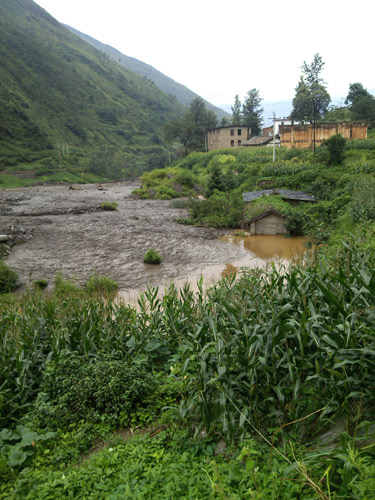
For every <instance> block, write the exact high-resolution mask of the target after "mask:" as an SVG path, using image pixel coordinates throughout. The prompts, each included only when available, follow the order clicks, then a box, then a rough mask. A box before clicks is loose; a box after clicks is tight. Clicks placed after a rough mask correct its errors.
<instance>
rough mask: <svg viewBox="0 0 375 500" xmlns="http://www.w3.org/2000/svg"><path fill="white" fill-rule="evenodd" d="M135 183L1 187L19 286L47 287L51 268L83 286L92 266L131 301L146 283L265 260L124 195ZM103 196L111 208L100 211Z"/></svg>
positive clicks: (178, 213) (163, 207)
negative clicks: (41, 282)
mask: <svg viewBox="0 0 375 500" xmlns="http://www.w3.org/2000/svg"><path fill="white" fill-rule="evenodd" d="M137 187H139V183H138V182H135V181H132V182H130V181H128V182H118V183H110V184H103V185H102V186H98V185H93V184H90V185H83V186H67V185H58V186H56V185H54V186H34V187H28V188H22V189H7V190H0V235H3V236H8V237H9V241H11V242H12V248H11V250H10V251H9V255H8V256H7V259H6V260H7V263H8V264H9V265H10V266H11V267H12V268H14V269H15V270H16V271H17V272H18V274H19V277H20V282H21V284H22V286H23V287H27V286H29V285H30V283H32V281H34V280H36V279H46V280H48V282H49V286H50V287H52V286H53V280H54V278H55V276H56V274H57V273H58V272H61V273H62V275H63V277H64V278H66V279H73V280H74V281H75V282H76V283H77V284H78V285H80V286H82V285H84V284H85V283H86V281H87V280H88V278H89V277H90V276H91V275H92V274H93V273H94V272H98V273H100V274H104V275H106V276H108V277H110V278H112V279H114V280H115V281H117V282H118V284H119V288H120V290H121V294H120V296H121V295H122V296H123V297H124V298H126V299H127V300H129V301H131V302H133V301H134V300H135V297H136V295H137V293H138V292H139V291H141V290H144V289H146V288H147V286H156V285H157V286H159V287H161V288H162V289H163V287H164V288H165V287H167V286H169V284H170V283H172V282H174V283H176V284H177V286H182V285H183V284H184V283H186V282H188V283H190V284H191V285H192V286H193V288H195V286H196V283H197V280H198V279H199V278H200V276H203V278H204V282H205V284H206V286H207V285H210V284H212V283H213V282H215V281H216V280H217V279H219V278H220V277H221V276H222V275H223V274H225V273H233V272H234V271H236V270H237V269H239V268H241V267H244V266H246V267H257V266H265V265H266V260H265V259H268V258H269V257H268V256H265V254H262V252H259V251H258V250H256V249H255V248H252V247H251V246H249V244H248V243H247V240H248V238H247V239H246V238H242V239H239V237H235V236H224V233H223V232H220V231H217V230H214V229H210V228H197V227H192V226H185V225H181V224H177V223H176V222H175V219H176V218H178V217H183V216H184V215H185V211H184V210H183V209H176V208H171V202H170V201H163V200H140V199H137V198H136V197H135V196H134V195H132V194H131V193H132V191H133V189H135V188H137ZM106 201H107V202H116V203H117V206H118V209H117V210H116V211H103V210H101V209H100V206H101V204H102V203H103V202H106ZM219 237H220V238H219ZM251 238H253V237H251ZM283 240H285V238H283ZM285 241H288V242H290V240H285ZM262 245H263V244H262V243H260V247H262ZM151 247H152V248H155V249H156V250H157V251H158V252H160V253H161V255H162V257H163V261H162V264H161V265H157V266H153V265H149V264H144V263H143V256H144V254H145V252H146V251H147V250H148V249H149V248H151ZM249 250H250V251H249ZM267 255H268V254H267ZM281 258H285V256H284V255H282V256H281ZM131 298H132V299H131ZM130 299H131V300H130Z"/></svg>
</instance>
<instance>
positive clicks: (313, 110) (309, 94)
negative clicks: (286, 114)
mask: <svg viewBox="0 0 375 500" xmlns="http://www.w3.org/2000/svg"><path fill="white" fill-rule="evenodd" d="M324 64H325V63H324V62H323V60H322V57H321V56H320V55H319V54H315V55H314V60H313V61H312V63H311V64H310V65H309V64H307V63H306V61H305V62H304V63H303V65H302V67H301V69H302V73H303V74H302V75H301V77H300V80H299V82H298V84H297V87H296V88H295V91H296V94H295V97H294V99H293V110H292V113H291V115H290V116H291V118H292V119H294V120H310V121H316V120H318V119H319V118H321V117H322V116H323V115H324V113H325V112H326V111H327V109H328V105H329V103H330V102H331V97H330V95H329V94H328V92H327V89H326V86H325V83H324V82H323V79H322V78H321V76H320V73H321V72H322V70H323V67H324Z"/></svg>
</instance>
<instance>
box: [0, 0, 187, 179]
mask: <svg viewBox="0 0 375 500" xmlns="http://www.w3.org/2000/svg"><path fill="white" fill-rule="evenodd" d="M0 33H1V45H0V65H1V68H2V69H1V73H0V166H1V168H2V169H4V168H6V167H15V166H16V167H19V169H22V168H27V167H28V168H34V167H35V166H36V167H41V166H44V167H50V166H53V165H55V166H56V164H57V163H58V164H59V166H60V168H61V166H62V164H63V166H64V165H72V164H73V165H81V166H82V167H87V168H89V169H91V170H92V171H93V172H94V173H96V174H99V175H108V174H109V175H111V173H112V172H111V171H112V170H117V174H119V173H122V175H127V174H131V173H132V172H137V173H139V171H142V170H143V169H144V168H146V165H147V166H148V168H149V167H151V168H152V167H153V166H162V164H163V162H164V161H165V158H166V151H165V150H164V148H163V147H162V146H161V142H162V135H163V127H164V124H165V123H166V122H167V121H169V120H171V119H175V118H178V117H179V116H181V115H182V113H183V111H184V107H183V106H182V105H181V104H180V103H179V102H177V101H176V99H174V98H173V97H172V96H168V95H166V94H165V93H163V92H161V91H160V90H159V88H158V87H157V86H156V85H154V84H153V83H152V82H151V81H149V80H147V79H145V78H142V77H140V76H139V75H137V74H136V73H134V72H132V71H129V70H127V69H125V68H124V67H122V66H120V65H119V64H117V63H115V62H113V61H111V60H110V59H109V57H108V56H106V55H104V54H103V53H102V52H100V51H98V50H96V49H95V48H93V47H92V46H91V45H89V44H87V43H86V42H84V41H83V40H82V39H80V38H79V37H77V36H75V35H74V34H72V33H71V32H69V31H68V30H67V29H66V28H65V27H63V26H62V25H61V24H59V23H58V22H57V21H56V20H55V19H53V18H52V17H51V16H50V15H49V14H48V13H47V12H45V11H44V10H43V9H42V8H40V7H39V6H37V5H36V4H35V3H34V2H32V1H31V0H2V1H1V3H0ZM39 160H42V161H39ZM38 161H39V163H38ZM30 162H31V163H30Z"/></svg>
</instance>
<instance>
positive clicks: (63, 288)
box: [55, 272, 82, 297]
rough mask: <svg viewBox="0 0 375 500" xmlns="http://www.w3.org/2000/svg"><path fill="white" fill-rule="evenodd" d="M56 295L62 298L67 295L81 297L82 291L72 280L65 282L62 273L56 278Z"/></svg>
mask: <svg viewBox="0 0 375 500" xmlns="http://www.w3.org/2000/svg"><path fill="white" fill-rule="evenodd" d="M55 294H56V295H58V296H60V297H62V296H65V295H81V294H82V290H81V289H80V288H79V287H78V286H77V285H76V284H75V283H74V282H73V281H72V280H65V279H64V278H63V275H62V273H61V272H60V273H57V275H56V277H55Z"/></svg>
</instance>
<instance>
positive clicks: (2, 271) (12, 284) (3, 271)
mask: <svg viewBox="0 0 375 500" xmlns="http://www.w3.org/2000/svg"><path fill="white" fill-rule="evenodd" d="M17 281H18V275H17V273H16V271H13V269H11V268H10V267H8V266H7V265H6V264H5V262H3V261H2V260H0V293H9V292H13V290H14V289H15V288H16V286H17Z"/></svg>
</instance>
